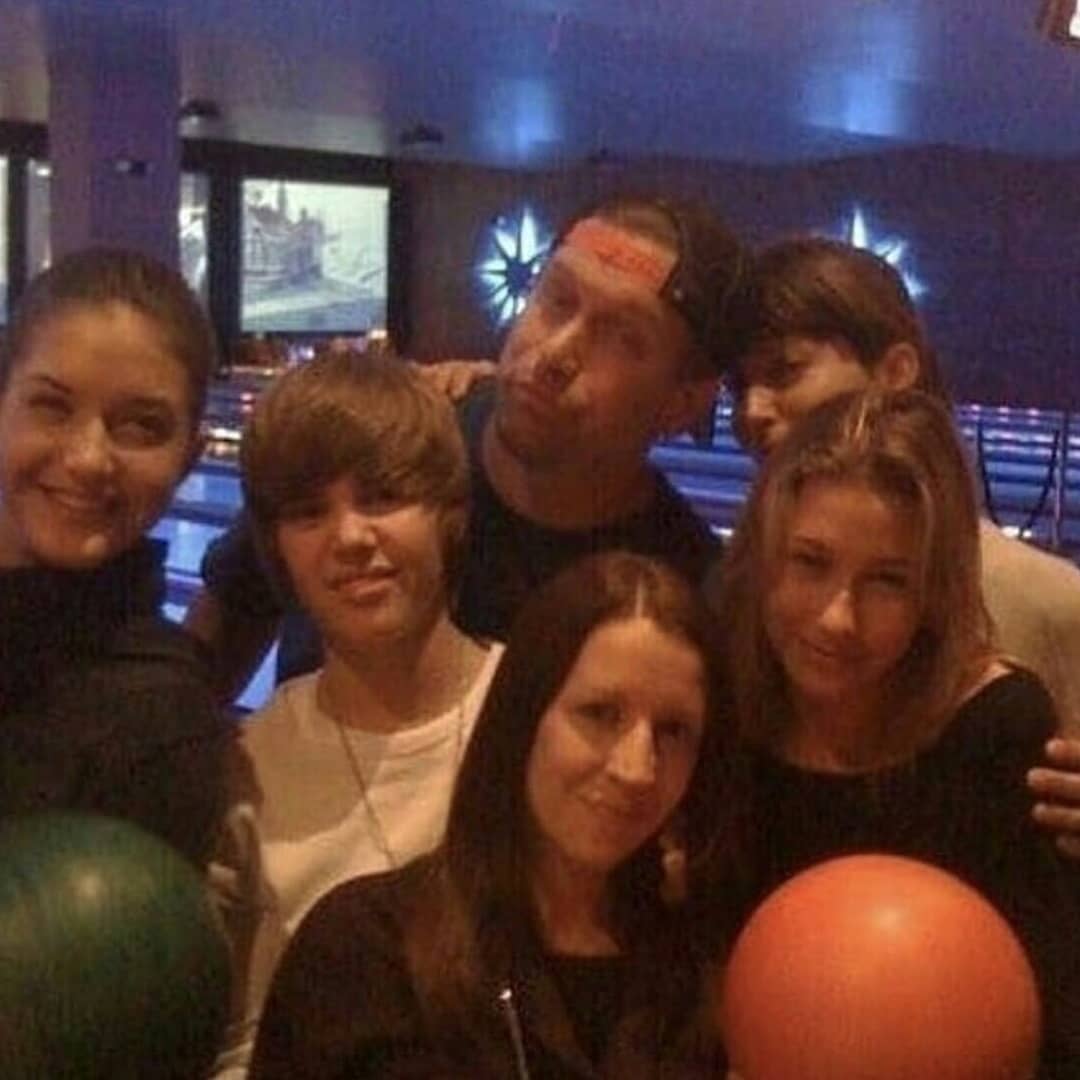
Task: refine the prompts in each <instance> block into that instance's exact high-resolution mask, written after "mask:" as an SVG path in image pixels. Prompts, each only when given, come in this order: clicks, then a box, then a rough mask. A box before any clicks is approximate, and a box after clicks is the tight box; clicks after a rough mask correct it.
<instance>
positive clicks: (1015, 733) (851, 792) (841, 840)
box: [749, 671, 1080, 1077]
mask: <svg viewBox="0 0 1080 1080" xmlns="http://www.w3.org/2000/svg"><path fill="white" fill-rule="evenodd" d="M1056 727H1057V723H1056V718H1055V716H1054V711H1053V706H1052V704H1051V702H1050V699H1049V697H1048V695H1047V693H1046V691H1045V689H1044V688H1043V686H1042V684H1041V683H1040V682H1039V681H1038V680H1037V679H1036V678H1035V677H1034V676H1033V675H1029V674H1027V673H1024V672H1020V671H1015V672H1012V673H1010V674H1008V675H1006V676H1004V677H1002V678H999V679H996V680H995V681H993V682H991V683H989V684H988V685H987V686H986V687H984V688H983V689H982V690H981V691H980V692H979V693H977V694H975V695H974V696H973V697H972V698H971V699H970V700H969V701H968V702H967V703H966V704H965V705H964V706H963V707H962V708H961V709H960V710H959V712H958V713H957V715H956V717H955V718H954V720H953V722H952V723H951V724H950V725H949V727H948V728H947V729H946V730H945V732H944V733H943V734H942V735H941V737H940V738H939V739H938V741H937V742H936V743H935V744H934V745H932V746H931V747H929V748H928V749H926V750H924V751H923V752H921V753H920V754H918V755H917V756H916V757H915V758H914V759H913V760H911V761H909V762H907V763H904V764H902V765H899V766H896V767H893V768H889V769H885V770H881V771H878V772H874V773H869V774H867V773H864V774H857V775H852V774H837V773H828V772H815V771H812V770H807V769H801V768H798V767H796V766H794V765H790V764H787V763H786V762H783V761H780V760H779V759H777V758H776V757H773V756H772V755H771V754H768V753H765V752H757V753H756V754H754V756H753V762H752V769H753V777H754V785H753V786H754V800H753V805H752V813H751V814H750V815H749V820H750V821H752V822H753V827H754V836H755V842H754V844H753V845H752V850H753V853H754V859H755V864H756V867H757V873H756V874H755V881H756V889H755V893H754V896H753V897H752V898H751V904H753V903H755V902H756V901H758V900H760V899H762V898H763V897H764V896H765V895H766V894H767V893H769V892H771V891H772V890H773V889H774V888H775V887H776V886H778V885H779V884H781V883H782V882H783V881H785V880H786V879H787V878H789V877H791V876H792V875H794V874H796V873H798V872H799V871H800V870H803V869H806V868H807V867H809V866H811V865H812V864H814V863H817V862H821V861H823V860H825V859H829V858H833V857H837V856H840V855H846V854H854V853H858V852H886V853H890V854H896V855H905V856H909V857H911V858H915V859H921V860H923V861H924V862H928V863H932V864H935V865H937V866H939V867H941V868H942V869H945V870H947V871H949V872H951V873H953V874H955V875H956V876H958V877H960V878H962V879H964V880H966V881H967V882H968V883H970V884H971V885H973V886H974V887H975V888H977V889H978V890H979V891H980V892H982V893H983V894H984V895H985V896H986V897H987V898H988V899H990V900H991V901H992V902H993V903H994V905H995V906H996V907H997V908H998V909H999V910H1000V911H1001V912H1002V914H1003V915H1004V916H1005V917H1006V918H1007V919H1008V921H1009V922H1010V923H1011V925H1012V926H1013V929H1014V930H1015V931H1016V932H1017V934H1018V936H1019V937H1020V939H1021V941H1022V942H1023V943H1024V945H1025V947H1026V949H1027V951H1028V953H1029V956H1030V958H1031V960H1032V964H1033V967H1034V969H1035V972H1036V975H1037V977H1038V980H1039V984H1040V989H1041V993H1042V997H1043V1006H1044V1009H1045V1012H1046V1018H1045V1019H1046V1031H1045V1038H1044V1069H1043V1072H1042V1073H1040V1075H1041V1076H1047V1077H1050V1076H1055V1077H1056V1076H1061V1077H1066V1076H1068V1077H1077V1076H1080V934H1078V933H1077V931H1078V929H1080V904H1078V896H1077V873H1078V871H1077V867H1076V866H1075V864H1071V863H1068V862H1066V861H1065V860H1063V859H1061V858H1060V857H1059V856H1058V855H1057V854H1056V852H1055V850H1054V847H1053V843H1052V839H1051V838H1050V837H1048V836H1047V835H1046V834H1045V833H1044V832H1043V831H1042V830H1041V829H1039V828H1038V827H1037V826H1035V825H1034V824H1033V823H1032V822H1031V817H1030V814H1031V799H1030V796H1029V794H1028V791H1027V788H1026V785H1025V781H1024V777H1025V773H1026V771H1027V770H1028V769H1029V768H1030V767H1032V766H1033V765H1035V764H1038V763H1039V762H1041V761H1042V759H1043V744H1044V742H1045V741H1046V739H1047V738H1049V737H1050V736H1051V735H1052V734H1053V733H1054V732H1055V730H1056Z"/></svg>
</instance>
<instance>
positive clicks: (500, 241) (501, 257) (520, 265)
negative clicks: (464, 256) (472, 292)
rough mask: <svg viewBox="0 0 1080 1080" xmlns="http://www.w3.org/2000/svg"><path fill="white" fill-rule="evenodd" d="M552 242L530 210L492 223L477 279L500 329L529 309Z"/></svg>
mask: <svg viewBox="0 0 1080 1080" xmlns="http://www.w3.org/2000/svg"><path fill="white" fill-rule="evenodd" d="M551 240H552V237H551V234H550V232H549V231H548V230H547V229H545V228H544V227H543V226H542V225H541V224H540V223H539V221H538V220H537V218H536V216H535V215H534V214H533V212H532V210H530V209H529V207H527V206H525V207H522V209H521V210H520V211H519V212H518V213H516V214H504V215H503V216H502V217H499V218H496V219H495V221H494V222H493V223H492V225H491V228H490V230H489V233H488V238H487V243H486V250H485V253H484V255H483V257H482V258H481V259H480V261H479V263H478V264H477V266H476V276H477V279H478V281H479V282H480V287H481V289H482V290H483V292H484V299H485V302H486V303H487V306H488V307H489V308H490V309H491V312H492V314H493V315H494V317H495V321H496V323H498V324H499V325H500V326H501V325H502V324H503V323H506V322H508V321H509V320H510V319H512V318H513V317H514V316H515V315H517V314H518V312H520V311H521V309H522V308H523V307H524V306H525V300H526V297H528V295H529V290H530V289H531V288H532V285H533V282H534V281H535V280H536V277H537V275H538V274H539V273H540V269H541V267H542V266H543V265H544V259H545V258H546V256H547V254H548V249H549V248H550V246H551Z"/></svg>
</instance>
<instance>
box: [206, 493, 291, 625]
mask: <svg viewBox="0 0 1080 1080" xmlns="http://www.w3.org/2000/svg"><path fill="white" fill-rule="evenodd" d="M201 572H202V578H203V581H204V582H205V583H206V587H207V588H208V589H209V590H210V591H211V592H212V593H213V594H214V596H216V597H217V599H218V600H219V601H220V602H221V603H222V604H223V605H224V606H225V607H227V608H230V609H232V610H235V611H240V612H242V613H243V614H244V615H248V616H251V617H253V618H277V617H278V616H279V615H281V612H282V604H281V601H280V599H279V597H278V595H277V593H276V592H275V590H274V586H273V584H272V582H271V581H270V578H269V576H268V575H267V573H266V570H265V568H264V567H263V565H262V561H261V560H260V558H259V553H258V548H257V547H256V544H255V533H254V530H253V528H252V525H251V521H250V519H249V518H248V515H247V513H246V512H243V511H242V512H241V513H240V514H238V515H237V516H236V518H235V519H234V520H233V523H232V524H231V525H230V526H229V527H228V529H226V530H225V532H223V533H222V534H221V535H220V536H219V537H217V539H215V540H213V541H212V542H211V543H210V544H209V545H208V546H207V548H206V551H205V553H204V554H203V560H202V566H201Z"/></svg>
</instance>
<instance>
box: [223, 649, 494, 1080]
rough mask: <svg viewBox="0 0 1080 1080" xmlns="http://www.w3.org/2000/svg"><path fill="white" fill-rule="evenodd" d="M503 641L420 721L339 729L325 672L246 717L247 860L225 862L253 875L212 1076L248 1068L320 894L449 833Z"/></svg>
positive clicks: (233, 924)
mask: <svg viewBox="0 0 1080 1080" xmlns="http://www.w3.org/2000/svg"><path fill="white" fill-rule="evenodd" d="M502 651H503V648H502V646H501V645H492V646H490V647H489V649H488V653H487V656H486V657H485V658H484V662H483V665H482V666H481V669H480V671H479V673H478V674H477V676H476V678H475V679H474V680H473V683H472V686H470V688H469V690H468V692H467V693H466V695H465V697H464V698H463V699H462V700H461V701H460V702H459V703H458V705H456V706H455V707H454V708H453V709H451V710H449V711H448V712H446V713H443V714H442V715H441V716H437V717H435V718H434V719H433V720H430V721H428V722H426V723H424V724H421V725H419V726H417V727H410V728H406V729H404V730H402V731H397V732H392V733H387V734H381V733H380V734H376V733H372V732H368V731H361V730H357V729H355V728H344V729H343V730H342V729H340V728H339V727H338V725H337V724H336V723H335V721H334V720H333V719H332V718H331V717H330V716H328V715H327V714H326V713H325V712H323V711H322V710H321V709H320V708H319V705H318V701H317V696H316V689H317V686H318V679H319V675H320V672H313V673H312V674H309V675H301V676H299V677H298V678H295V679H291V680H290V681H289V682H287V683H284V684H283V685H282V686H280V687H279V688H278V690H277V691H276V693H275V694H274V696H273V697H272V698H271V700H270V701H269V702H268V703H267V705H266V706H265V707H264V708H262V709H260V710H259V711H258V712H256V713H254V714H252V716H251V717H250V718H249V719H248V720H247V721H246V722H245V725H244V729H243V734H242V737H241V742H242V745H243V747H244V750H245V751H246V753H247V756H248V759H249V761H250V766H251V769H252V770H253V776H252V777H251V780H252V781H253V782H254V789H255V792H256V794H255V797H254V798H253V797H252V796H251V793H250V791H248V792H245V794H244V796H243V797H241V798H240V799H239V800H237V801H236V802H235V803H234V805H233V807H232V810H231V811H230V819H231V831H232V834H233V836H232V842H233V852H234V854H233V855H232V856H229V857H227V859H226V860H225V861H227V862H232V863H236V862H240V863H244V864H246V865H244V866H242V867H240V868H239V869H237V868H235V867H230V869H229V870H228V871H227V873H230V874H232V875H233V877H234V879H236V878H238V879H240V880H242V881H244V882H246V884H242V885H241V886H240V887H239V889H238V892H239V893H240V894H241V896H242V899H241V902H240V904H239V905H238V907H237V909H236V910H234V911H233V912H232V913H231V915H230V914H229V913H227V914H226V921H227V922H228V923H229V924H230V936H231V937H232V939H233V953H234V978H235V980H236V983H237V986H236V989H235V992H234V998H235V999H236V1000H235V1002H234V1009H233V1011H234V1022H233V1023H232V1024H230V1029H229V1032H228V1035H227V1039H226V1049H225V1051H224V1053H223V1054H222V1056H221V1057H220V1058H219V1061H218V1068H217V1072H216V1075H217V1076H219V1077H229V1078H235V1077H242V1076H244V1075H246V1071H247V1065H248V1061H249V1059H250V1056H251V1051H252V1048H253V1046H254V1038H255V1028H256V1024H257V1021H258V1016H259V1013H260V1012H261V1010H262V1003H263V1000H264V998H265V996H266V992H267V990H268V989H269V986H270V981H271V978H272V976H273V972H274V968H275V967H276V966H277V962H278V960H279V959H280V957H281V954H282V952H283V951H284V948H285V945H286V943H287V942H288V939H289V937H290V936H291V935H292V934H293V932H294V931H295V930H296V927H297V925H298V924H299V922H300V920H301V919H302V918H303V917H304V916H305V915H306V914H307V913H308V911H310V910H311V908H312V907H313V906H314V904H315V903H316V901H318V900H319V899H320V898H321V897H322V896H324V895H325V894H326V893H327V892H329V891H330V890H331V889H332V888H334V887H335V886H336V885H339V884H341V883H342V882H343V881H347V880H348V879H349V878H353V877H358V876H360V875H363V874H374V873H379V872H381V871H384V870H389V869H393V868H394V867H397V866H402V865H404V864H405V863H407V862H409V861H410V860H412V859H414V858H416V857H417V856H419V855H423V854H425V853H427V852H429V851H431V850H432V849H433V848H435V847H436V846H437V844H438V843H439V841H440V840H441V839H442V834H443V830H444V829H445V827H446V817H447V813H448V811H449V807H450V796H451V793H452V791H453V786H454V779H455V777H456V776H457V771H458V766H459V765H460V764H461V758H462V756H463V754H464V752H465V747H466V744H467V743H468V740H469V736H470V735H471V734H472V729H473V726H474V725H475V723H476V717H477V715H478V713H479V711H480V706H481V705H482V704H483V701H484V697H485V696H486V694H487V689H488V686H489V684H490V682H491V679H492V676H493V675H494V673H495V668H496V667H497V665H498V661H499V658H500V656H501V655H502ZM343 735H344V737H345V738H346V739H347V740H348V742H349V746H350V747H351V749H352V755H351V756H352V761H350V756H349V755H348V754H347V753H346V752H345V748H344V746H343V745H342V736H343ZM354 763H355V768H354ZM357 770H358V771H359V773H360V777H361V778H362V783H363V792H364V795H366V798H365V797H364V795H362V794H361V780H360V779H358V777H357V775H356V773H357ZM244 786H245V787H246V786H247V785H246V784H245V785H244ZM244 834H246V839H244V838H242V837H243V835H244ZM238 837H241V838H240V839H238Z"/></svg>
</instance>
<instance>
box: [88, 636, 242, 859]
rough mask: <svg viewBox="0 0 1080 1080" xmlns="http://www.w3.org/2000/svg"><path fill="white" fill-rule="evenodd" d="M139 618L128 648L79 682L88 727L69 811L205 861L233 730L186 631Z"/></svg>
mask: <svg viewBox="0 0 1080 1080" xmlns="http://www.w3.org/2000/svg"><path fill="white" fill-rule="evenodd" d="M154 622H155V621H150V622H149V623H142V622H140V623H136V624H133V625H132V626H130V627H129V628H128V629H127V630H126V631H125V637H126V638H127V639H129V640H130V647H129V648H121V649H120V650H119V651H117V652H116V653H115V654H114V655H112V656H110V657H109V659H108V662H107V663H106V664H104V665H103V666H101V667H99V668H96V669H95V670H93V671H91V672H88V673H87V674H86V676H85V677H84V678H83V679H82V680H80V683H79V685H78V690H79V693H80V696H81V701H79V702H76V704H75V705H73V708H78V709H79V710H80V711H82V712H83V713H84V719H83V721H81V722H82V723H84V724H85V727H86V729H87V730H91V731H98V732H100V733H101V737H100V738H99V739H98V741H97V742H96V743H94V744H91V745H90V746H88V747H86V748H85V752H84V753H83V760H82V763H81V767H80V772H81V776H80V778H79V780H78V782H77V785H76V788H75V790H74V792H73V797H72V799H71V806H72V808H73V809H85V810H93V811H96V812H98V813H102V814H109V815H112V816H115V817H121V818H124V819H126V820H128V821H132V822H134V823H135V824H137V825H140V826H142V827H143V828H145V829H147V830H149V831H150V832H152V833H155V834H156V835H158V836H160V837H161V838H162V839H163V840H165V841H166V842H167V843H169V844H171V845H172V846H173V847H175V848H176V849H177V850H179V851H180V852H181V853H182V854H183V855H185V856H186V857H187V858H188V859H189V860H191V861H192V862H193V863H195V864H196V865H198V866H200V867H203V866H205V865H206V862H207V860H208V859H209V856H210V853H211V850H212V847H213V843H214V840H215V837H216V834H217V830H218V827H219V824H220V822H221V818H222V814H223V813H224V808H225V802H226V785H225V765H226V754H227V749H228V746H229V743H230V741H231V739H232V738H233V736H234V727H233V724H232V722H231V721H230V720H229V719H228V718H227V717H226V716H225V715H224V714H223V712H222V710H221V708H220V707H219V706H218V704H217V702H216V701H215V699H214V696H213V694H212V692H211V689H210V684H209V680H208V678H207V674H206V672H205V670H204V668H203V667H202V665H201V663H200V662H199V659H198V655H197V653H196V651H195V649H194V647H193V646H192V644H191V643H190V642H189V641H188V640H187V638H186V635H183V634H182V633H181V631H180V630H179V629H177V628H175V627H171V626H163V625H161V624H157V625H154Z"/></svg>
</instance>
